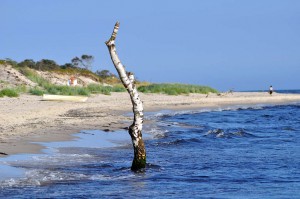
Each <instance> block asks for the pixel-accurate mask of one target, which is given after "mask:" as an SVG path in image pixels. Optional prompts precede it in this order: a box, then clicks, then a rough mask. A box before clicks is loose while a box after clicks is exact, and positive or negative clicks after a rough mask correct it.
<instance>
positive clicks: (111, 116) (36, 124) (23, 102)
mask: <svg viewBox="0 0 300 199" xmlns="http://www.w3.org/2000/svg"><path fill="white" fill-rule="evenodd" d="M41 99H42V97H40V96H33V95H27V94H25V95H21V96H20V97H18V98H7V97H4V98H0V104H1V105H0V111H1V115H0V157H1V156H5V154H8V155H10V154H16V153H38V152H40V150H41V149H42V146H41V145H38V144H34V143H32V142H47V141H63V140H70V139H72V134H74V133H77V132H79V131H80V130H89V129H100V130H104V131H113V130H117V129H122V128H126V127H128V126H129V124H130V123H131V121H132V118H131V117H130V116H127V115H128V114H126V113H129V112H131V102H130V99H129V96H128V94H127V93H125V92H124V93H112V95H95V96H91V97H89V99H88V100H87V101H86V102H59V101H42V100H41ZM141 99H142V101H143V102H144V109H145V112H152V111H160V110H192V109H201V108H214V107H224V106H233V105H254V104H288V103H293V102H300V94H278V93H274V94H273V95H272V96H270V95H269V94H268V93H265V92H249V93H247V92H235V93H233V94H231V93H227V94H222V95H216V94H210V95H204V94H190V95H180V96H170V95H163V94H141ZM146 122H147V121H146Z"/></svg>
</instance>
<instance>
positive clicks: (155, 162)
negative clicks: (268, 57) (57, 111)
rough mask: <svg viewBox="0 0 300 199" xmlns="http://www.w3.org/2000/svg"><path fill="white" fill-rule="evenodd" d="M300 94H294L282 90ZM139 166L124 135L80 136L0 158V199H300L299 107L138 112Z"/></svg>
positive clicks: (95, 132)
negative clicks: (142, 151) (142, 119)
mask: <svg viewBox="0 0 300 199" xmlns="http://www.w3.org/2000/svg"><path fill="white" fill-rule="evenodd" d="M283 92H285V93H300V91H283ZM146 120H148V121H152V122H151V123H149V124H146V125H145V126H144V131H143V137H144V140H145V144H146V150H147V167H146V169H144V170H141V171H139V172H132V171H131V170H130V167H131V162H132V158H133V149H132V144H131V140H130V136H129V135H128V133H127V131H126V130H119V131H115V132H104V131H101V130H89V131H87V130H82V131H81V132H80V133H77V134H75V135H74V136H75V137H74V139H73V140H70V141H64V142H48V143H40V144H42V145H44V146H45V147H46V148H45V150H43V153H41V154H19V155H12V156H8V157H5V158H1V159H0V174H1V176H0V198H66V199H71V198H219V199H221V198H224V199H225V198H280V199H281V198H286V199H293V198H294V199H296V198H297V199H298V198H300V102H299V103H291V104H286V105H270V104H258V105H249V106H246V105H242V106H228V107H217V108H211V109H199V110H186V111H170V110H163V111H160V112H152V113H146Z"/></svg>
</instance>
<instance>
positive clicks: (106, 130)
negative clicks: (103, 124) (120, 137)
mask: <svg viewBox="0 0 300 199" xmlns="http://www.w3.org/2000/svg"><path fill="white" fill-rule="evenodd" d="M102 131H105V132H109V131H111V130H110V129H103V130H102Z"/></svg>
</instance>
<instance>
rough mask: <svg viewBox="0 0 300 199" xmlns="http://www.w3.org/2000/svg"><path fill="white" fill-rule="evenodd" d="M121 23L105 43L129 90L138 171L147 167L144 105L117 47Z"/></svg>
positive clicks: (133, 142) (134, 168) (131, 132)
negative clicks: (143, 130)
mask: <svg viewBox="0 0 300 199" xmlns="http://www.w3.org/2000/svg"><path fill="white" fill-rule="evenodd" d="M119 25H120V23H119V22H117V23H116V25H115V27H114V30H113V33H112V35H111V37H110V39H109V40H108V41H106V42H105V44H106V46H107V47H108V50H109V53H110V57H111V60H112V62H113V64H114V66H115V68H116V70H117V71H118V74H119V77H120V79H121V81H122V83H123V85H124V87H125V88H126V89H127V91H128V93H129V95H130V99H131V103H132V110H133V114H134V120H133V123H132V124H131V125H130V126H129V130H128V131H129V134H130V136H131V140H132V145H133V149H134V159H133V161H132V166H131V170H133V171H136V170H139V169H142V168H145V166H146V150H145V145H144V141H143V138H142V128H143V117H144V113H143V103H142V101H141V99H140V97H139V94H138V92H137V89H136V86H135V80H134V76H133V74H132V73H130V72H129V73H127V72H126V70H125V68H124V66H123V64H122V63H121V61H120V59H119V57H118V54H117V50H116V46H115V39H116V36H117V33H118V30H119Z"/></svg>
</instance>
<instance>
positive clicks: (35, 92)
mask: <svg viewBox="0 0 300 199" xmlns="http://www.w3.org/2000/svg"><path fill="white" fill-rule="evenodd" d="M29 93H31V94H32V95H38V96H41V95H43V94H45V91H43V90H41V89H39V88H31V89H30V90H29Z"/></svg>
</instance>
